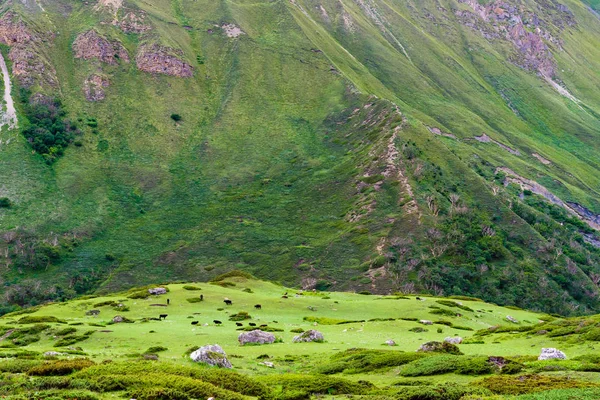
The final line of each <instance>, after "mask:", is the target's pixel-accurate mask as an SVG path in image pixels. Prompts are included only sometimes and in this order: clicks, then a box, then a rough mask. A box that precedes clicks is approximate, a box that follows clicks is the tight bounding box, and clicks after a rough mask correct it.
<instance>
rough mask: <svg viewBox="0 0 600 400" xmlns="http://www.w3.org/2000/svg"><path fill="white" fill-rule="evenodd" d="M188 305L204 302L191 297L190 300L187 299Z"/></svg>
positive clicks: (198, 298)
mask: <svg viewBox="0 0 600 400" xmlns="http://www.w3.org/2000/svg"><path fill="white" fill-rule="evenodd" d="M185 300H186V301H187V302H188V303H192V304H193V303H200V302H201V301H202V300H201V299H200V297H190V298H189V299H185Z"/></svg>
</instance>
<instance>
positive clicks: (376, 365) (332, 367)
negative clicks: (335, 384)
mask: <svg viewBox="0 0 600 400" xmlns="http://www.w3.org/2000/svg"><path fill="white" fill-rule="evenodd" d="M423 357H426V355H424V354H420V353H405V352H402V351H392V350H367V349H349V350H346V351H342V352H339V353H335V354H334V355H332V356H331V357H330V361H329V362H327V363H325V364H322V365H320V366H318V367H317V370H316V372H318V373H320V374H325V375H330V374H337V373H342V372H343V373H347V374H358V373H365V372H372V371H377V370H380V369H383V368H391V367H399V366H401V365H405V364H408V363H410V362H412V361H415V360H419V359H421V358H423Z"/></svg>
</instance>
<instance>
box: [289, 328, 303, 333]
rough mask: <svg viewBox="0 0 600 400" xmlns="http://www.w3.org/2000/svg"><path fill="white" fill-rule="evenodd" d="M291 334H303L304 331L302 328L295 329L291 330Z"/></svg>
mask: <svg viewBox="0 0 600 400" xmlns="http://www.w3.org/2000/svg"><path fill="white" fill-rule="evenodd" d="M290 332H292V333H303V332H304V329H302V328H294V329H290Z"/></svg>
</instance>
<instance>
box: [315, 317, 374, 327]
mask: <svg viewBox="0 0 600 400" xmlns="http://www.w3.org/2000/svg"><path fill="white" fill-rule="evenodd" d="M303 320H304V321H307V322H316V323H318V324H319V325H345V324H355V323H361V322H365V321H364V320H358V321H352V320H346V319H336V318H327V317H304V318H303Z"/></svg>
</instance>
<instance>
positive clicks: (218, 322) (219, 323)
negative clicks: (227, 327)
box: [213, 319, 222, 325]
mask: <svg viewBox="0 0 600 400" xmlns="http://www.w3.org/2000/svg"><path fill="white" fill-rule="evenodd" d="M213 322H214V324H215V325H221V324H222V322H221V321H218V320H216V319H215V320H214V321H213Z"/></svg>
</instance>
